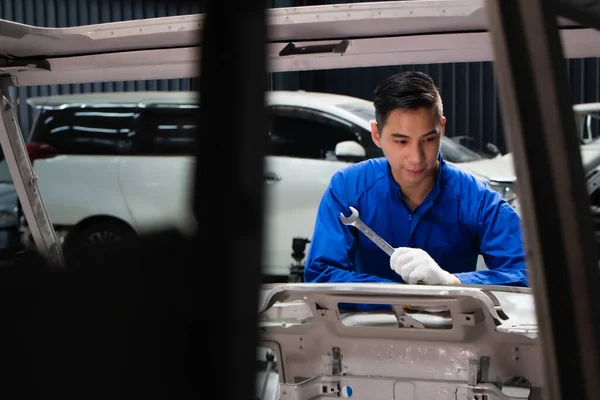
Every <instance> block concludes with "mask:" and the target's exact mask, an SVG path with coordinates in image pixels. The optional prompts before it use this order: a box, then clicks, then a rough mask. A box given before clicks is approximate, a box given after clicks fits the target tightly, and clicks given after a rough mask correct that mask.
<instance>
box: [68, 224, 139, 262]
mask: <svg viewBox="0 0 600 400" xmlns="http://www.w3.org/2000/svg"><path fill="white" fill-rule="evenodd" d="M137 239H138V235H137V234H136V232H135V231H134V230H133V229H132V228H131V227H130V226H128V225H127V224H125V223H123V222H120V221H117V220H104V221H99V222H96V223H94V224H92V225H89V226H86V227H83V228H74V229H73V230H72V231H71V232H69V233H68V234H67V236H66V238H65V242H64V245H63V253H64V256H65V259H66V261H67V264H72V263H73V262H76V263H79V261H81V262H90V261H94V259H95V258H96V257H95V255H97V254H98V252H101V251H102V247H103V246H107V245H108V246H110V245H115V244H123V245H128V244H133V243H135V242H136V241H137ZM86 256H90V257H91V259H88V258H87V257H86Z"/></svg>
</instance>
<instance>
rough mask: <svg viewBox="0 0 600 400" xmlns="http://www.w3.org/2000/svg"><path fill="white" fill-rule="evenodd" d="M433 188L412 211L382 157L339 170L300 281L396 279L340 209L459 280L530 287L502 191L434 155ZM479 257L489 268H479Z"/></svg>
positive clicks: (515, 222) (515, 219) (515, 220)
mask: <svg viewBox="0 0 600 400" xmlns="http://www.w3.org/2000/svg"><path fill="white" fill-rule="evenodd" d="M439 160H440V168H439V169H438V174H437V179H436V182H435V185H434V187H433V190H432V191H431V192H430V193H429V195H428V196H427V197H426V199H425V200H424V201H423V203H422V204H421V205H419V206H418V207H417V208H416V209H415V210H414V211H411V209H410V208H409V207H408V205H407V204H406V202H405V201H404V199H403V197H402V194H401V191H400V186H399V185H398V183H396V181H395V180H394V178H393V177H392V173H391V169H390V166H389V163H388V162H387V160H386V159H385V158H375V159H370V160H366V161H363V162H360V163H357V164H353V165H351V166H348V167H346V168H345V169H343V170H340V171H338V172H337V173H336V174H335V175H334V176H333V177H332V179H331V182H330V185H329V187H328V188H327V190H326V192H325V194H324V196H323V198H322V200H321V203H320V205H319V209H318V213H317V219H316V224H315V229H314V233H313V237H312V241H311V244H310V248H309V251H308V255H307V260H306V265H305V270H304V280H305V282H400V283H403V280H402V278H401V277H400V275H398V274H397V273H396V272H394V270H392V269H391V268H390V256H389V255H387V254H386V253H385V252H383V251H382V250H381V249H380V248H379V247H377V246H376V245H375V244H374V243H373V242H371V241H370V240H369V239H368V238H367V237H366V236H365V235H364V234H363V233H362V232H359V231H358V230H357V229H356V228H355V227H352V226H346V225H344V224H342V222H341V220H340V213H341V212H342V213H343V214H344V215H346V216H348V215H350V210H349V206H352V207H354V208H356V209H357V210H358V212H359V214H360V219H361V220H362V221H363V222H364V223H365V224H366V225H367V226H369V227H370V228H371V229H372V230H373V231H375V232H376V233H377V234H379V235H380V236H381V237H382V238H383V239H385V240H386V241H387V242H388V243H389V244H390V245H391V246H392V247H394V248H397V247H416V248H421V249H423V250H425V251H426V252H427V253H428V254H429V255H430V256H431V257H432V258H433V259H434V260H435V261H436V262H437V263H438V265H439V266H440V267H441V268H442V269H445V270H446V271H448V272H450V273H452V274H455V275H456V276H457V277H458V278H459V279H460V280H461V282H462V283H463V284H490V285H510V286H528V280H527V271H526V265H525V251H524V248H523V241H522V234H521V226H520V223H521V222H520V218H519V216H518V214H517V213H516V212H515V211H514V210H513V209H512V208H511V207H510V205H509V204H508V203H507V202H506V201H505V200H504V199H502V198H501V196H500V195H499V193H497V192H495V191H493V190H492V189H490V188H489V187H488V186H487V184H485V183H483V182H481V181H478V180H476V178H475V177H473V176H472V175H469V174H467V173H465V172H463V171H461V170H459V169H458V168H456V167H454V166H452V165H449V164H446V163H445V162H444V160H443V158H442V157H441V155H440V157H439ZM479 254H482V255H483V257H484V260H485V262H486V265H487V267H488V268H489V270H484V271H476V265H477V257H478V255H479Z"/></svg>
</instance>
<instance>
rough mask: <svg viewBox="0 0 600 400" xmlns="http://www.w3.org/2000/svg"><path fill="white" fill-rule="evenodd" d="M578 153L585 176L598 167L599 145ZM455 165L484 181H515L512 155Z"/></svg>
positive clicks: (583, 149) (599, 161)
mask: <svg viewBox="0 0 600 400" xmlns="http://www.w3.org/2000/svg"><path fill="white" fill-rule="evenodd" d="M580 153H581V162H582V165H583V169H584V173H585V174H587V173H588V172H590V171H591V170H592V169H593V168H595V167H597V166H598V165H600V143H590V144H584V145H581V146H580ZM455 165H456V166H457V167H458V168H460V169H463V170H465V171H467V172H469V173H471V174H473V175H475V176H477V177H479V178H481V179H484V180H486V181H497V182H515V181H516V180H517V175H516V173H515V166H514V163H513V157H512V153H508V154H505V155H503V156H500V157H495V158H491V159H489V160H478V161H472V162H466V163H460V164H455Z"/></svg>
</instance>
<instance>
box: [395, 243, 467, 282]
mask: <svg viewBox="0 0 600 400" xmlns="http://www.w3.org/2000/svg"><path fill="white" fill-rule="evenodd" d="M390 267H391V268H392V269H393V270H394V271H395V272H396V273H397V274H398V275H400V276H401V277H402V279H403V280H404V282H406V283H408V284H410V285H416V284H425V285H439V284H442V285H449V284H455V283H460V280H459V279H458V278H457V277H456V276H454V275H452V274H451V273H449V272H448V271H445V270H443V269H442V268H441V267H440V266H439V265H438V264H437V263H436V262H435V260H434V259H433V258H431V256H430V255H429V254H427V252H426V251H425V250H422V249H417V248H412V247H398V248H397V249H395V250H394V253H393V254H392V256H391V258H390Z"/></svg>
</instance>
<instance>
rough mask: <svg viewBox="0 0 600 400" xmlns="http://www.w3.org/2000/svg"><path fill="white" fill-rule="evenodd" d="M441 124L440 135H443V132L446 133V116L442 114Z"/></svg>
mask: <svg viewBox="0 0 600 400" xmlns="http://www.w3.org/2000/svg"><path fill="white" fill-rule="evenodd" d="M441 125H442V136H444V134H445V133H446V117H444V116H442V120H441Z"/></svg>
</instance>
